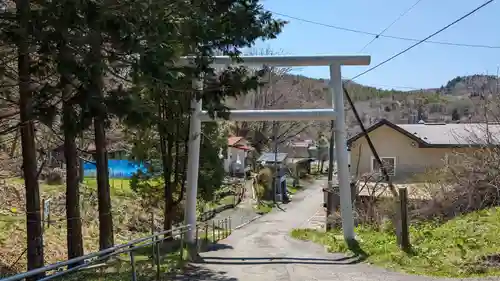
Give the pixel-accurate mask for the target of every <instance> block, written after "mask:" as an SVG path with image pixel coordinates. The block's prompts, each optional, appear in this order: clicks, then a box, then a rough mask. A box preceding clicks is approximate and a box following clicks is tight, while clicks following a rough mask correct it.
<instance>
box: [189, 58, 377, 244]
mask: <svg viewBox="0 0 500 281" xmlns="http://www.w3.org/2000/svg"><path fill="white" fill-rule="evenodd" d="M241 59H242V62H241V63H239V64H244V65H252V66H264V65H266V66H275V67H293V66H329V67H330V83H329V86H330V93H331V96H330V97H327V100H328V102H329V105H330V106H331V107H330V108H325V109H280V110H231V111H230V114H229V120H234V121H300V120H304V121H312V120H328V121H330V120H335V130H336V131H335V149H336V155H337V169H338V171H337V177H338V183H339V187H340V202H341V206H340V210H341V215H342V229H343V233H344V239H345V240H346V241H349V240H352V239H354V238H355V234H354V219H353V214H352V202H351V188H350V180H349V179H350V176H349V167H348V161H349V160H348V154H347V143H346V137H347V136H346V126H345V113H344V93H343V90H342V76H341V66H342V65H369V64H370V56H368V55H352V56H243V57H241ZM192 60H193V58H192V57H184V58H182V59H181V63H184V64H186V63H188V64H189V63H192ZM231 64H236V63H235V62H234V61H233V60H232V59H231V58H230V57H227V56H218V57H215V58H214V61H213V65H219V66H228V65H231ZM193 88H194V89H195V90H203V83H202V81H201V80H200V79H195V80H193ZM191 107H192V109H193V115H192V117H191V122H190V124H189V134H190V140H191V141H190V142H189V151H188V167H187V192H186V195H187V198H186V211H185V212H186V213H185V222H186V224H187V225H193V226H194V225H196V201H197V200H196V199H197V193H198V172H199V164H200V138H201V122H211V121H216V120H213V119H212V118H210V116H209V115H208V112H207V111H204V110H202V109H201V108H202V107H201V100H200V101H197V100H196V99H193V100H192V101H191ZM195 236H196V234H195V229H194V228H190V229H189V230H188V232H187V234H186V242H187V243H188V244H191V245H192V244H194V243H195V241H196V240H195V238H196V237H195Z"/></svg>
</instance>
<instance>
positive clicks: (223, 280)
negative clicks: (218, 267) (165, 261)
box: [167, 264, 238, 281]
mask: <svg viewBox="0 0 500 281" xmlns="http://www.w3.org/2000/svg"><path fill="white" fill-rule="evenodd" d="M167 280H173V281H202V280H205V281H209V280H210V281H238V279H237V278H234V277H228V276H227V275H226V272H224V271H213V270H210V269H208V268H204V267H201V266H197V265H193V264H190V265H187V266H185V267H184V269H183V270H182V271H180V272H178V273H176V274H169V276H168V279H167Z"/></svg>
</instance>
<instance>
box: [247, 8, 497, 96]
mask: <svg viewBox="0 0 500 281" xmlns="http://www.w3.org/2000/svg"><path fill="white" fill-rule="evenodd" d="M415 2H416V0H377V1H375V0H309V1H305V0H264V1H263V4H264V7H265V8H266V9H268V10H270V11H273V12H276V13H282V14H287V15H290V16H294V17H298V18H302V19H306V20H311V21H315V22H320V23H324V24H330V25H335V26H341V27H346V28H351V29H356V30H362V31H368V32H373V33H379V32H381V31H382V30H383V29H384V28H386V27H387V26H388V25H389V24H390V23H391V22H393V21H394V20H395V19H396V18H397V17H398V16H399V15H400V14H401V13H403V12H404V11H405V10H407V9H408V8H409V7H411V6H412V5H413V4H414V3H415ZM484 2H486V0H422V1H421V2H420V3H419V4H418V5H417V6H415V7H414V8H413V10H411V11H410V12H409V13H408V14H406V15H405V16H404V17H403V18H401V19H400V20H399V21H398V22H397V23H395V24H394V25H393V26H392V27H391V28H390V29H389V30H387V31H386V32H385V33H384V34H385V35H393V36H400V37H410V38H416V39H423V38H425V37H427V36H428V35H430V34H432V33H433V32H435V31H437V30H439V29H441V28H442V27H444V26H446V25H447V24H449V23H451V22H452V21H454V20H456V19H458V18H459V17H461V16H463V15H465V14H466V13H468V12H469V11H471V10H473V9H474V8H475V7H477V6H479V5H481V4H482V3H484ZM498 15H500V1H495V2H493V3H491V4H490V5H488V6H486V7H484V8H483V9H481V10H479V11H478V12H477V13H475V14H474V15H472V16H470V17H468V18H466V19H465V20H463V21H461V22H459V23H457V24H456V25H454V26H453V27H451V28H449V29H447V30H446V31H444V32H442V33H440V34H438V35H437V36H435V37H433V38H432V39H431V40H434V41H447V42H454V43H464V44H481V45H491V46H500V31H499V30H498V27H499V23H500V20H499V18H498ZM276 17H277V18H282V19H285V20H288V21H289V24H287V25H286V26H285V29H284V31H283V33H282V34H280V35H279V37H278V38H277V39H275V40H271V41H266V42H258V43H257V45H256V48H267V47H269V48H271V49H272V50H274V51H279V52H283V53H284V54H287V55H315V54H335V55H339V54H356V53H358V52H359V51H360V50H361V48H362V47H363V46H364V45H365V44H366V43H368V42H369V41H370V40H371V39H372V38H373V37H371V36H369V35H362V34H357V33H351V32H346V31H341V30H336V29H333V28H329V27H323V26H319V25H314V24H310V23H305V22H301V21H297V20H294V19H289V18H286V17H283V16H278V15H276ZM412 44H414V43H413V42H408V41H401V40H395V39H387V38H379V39H377V40H375V41H374V42H373V43H372V44H371V45H369V46H368V47H367V48H366V49H365V50H364V52H363V53H365V54H369V55H371V56H372V63H371V65H372V66H373V65H375V64H377V63H379V62H381V61H383V60H385V59H387V58H389V57H390V56H392V55H393V54H395V53H397V52H399V51H401V50H403V49H405V48H406V47H408V46H410V45H412ZM499 65H500V49H483V48H470V47H456V46H443V45H436V44H427V43H423V44H421V45H420V46H417V47H415V48H414V49H412V50H410V51H409V52H407V53H405V54H403V55H402V56H400V57H398V58H396V59H394V60H392V61H390V62H389V63H387V64H386V65H383V66H381V67H380V68H378V69H376V70H374V71H372V72H369V73H367V74H366V75H364V76H362V77H360V78H358V79H357V80H356V82H359V83H361V84H365V85H371V86H376V87H378V88H396V89H398V87H414V88H430V87H439V86H441V85H443V84H445V83H446V82H447V81H448V80H450V79H452V78H454V77H456V76H463V75H469V74H486V73H488V74H492V75H496V73H497V67H498V66H499ZM365 69H367V67H352V66H346V67H344V68H343V73H342V74H343V76H344V77H352V76H355V75H356V74H358V73H360V72H362V71H363V70H365ZM295 72H296V73H298V74H302V75H305V76H309V77H316V78H320V77H321V78H327V77H328V68H327V67H307V68H300V69H297V70H295ZM399 89H401V90H405V89H404V88H399Z"/></svg>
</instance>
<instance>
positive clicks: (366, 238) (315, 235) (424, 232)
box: [291, 208, 500, 277]
mask: <svg viewBox="0 0 500 281" xmlns="http://www.w3.org/2000/svg"><path fill="white" fill-rule="evenodd" d="M356 233H357V235H358V236H359V238H360V239H359V243H360V246H361V248H362V250H364V251H365V252H366V253H367V255H368V256H367V261H368V262H370V263H373V264H375V265H378V266H382V267H385V268H388V269H391V270H395V271H402V272H407V273H410V274H417V275H431V276H440V277H474V276H489V275H499V274H500V263H497V264H496V266H491V267H488V266H486V265H485V264H484V263H483V262H482V260H483V258H484V257H486V256H490V255H499V254H500V239H498V233H500V208H496V209H489V210H483V211H479V212H475V213H471V214H468V215H464V216H461V217H457V218H455V219H453V220H450V221H448V222H446V223H443V224H439V223H437V222H429V223H422V224H420V225H417V226H412V227H410V242H411V243H412V251H411V253H409V254H407V253H404V252H403V251H401V250H400V249H399V247H398V246H397V244H396V238H395V236H394V235H393V233H391V232H383V231H379V230H374V229H373V228H370V227H358V228H357V229H356ZM291 235H292V236H293V237H295V238H297V239H301V240H310V241H314V242H316V243H319V244H323V245H325V246H326V248H327V250H328V251H330V252H349V250H348V248H347V246H346V244H345V243H344V241H343V239H342V233H341V230H335V231H332V232H328V233H325V232H320V231H315V230H303V229H295V230H293V231H292V233H291ZM497 257H498V256H497Z"/></svg>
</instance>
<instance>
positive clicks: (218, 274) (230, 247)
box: [175, 181, 500, 281]
mask: <svg viewBox="0 0 500 281" xmlns="http://www.w3.org/2000/svg"><path fill="white" fill-rule="evenodd" d="M322 184H326V182H325V181H322V182H319V183H318V184H316V185H315V186H312V187H311V188H309V189H307V190H305V191H303V192H301V193H299V194H297V195H296V196H295V197H294V201H293V202H292V203H290V204H288V205H286V207H284V211H280V210H275V211H273V212H272V213H270V214H268V215H265V216H263V217H261V218H260V219H258V220H256V221H254V222H253V223H251V224H249V225H247V226H245V227H243V228H241V229H239V230H236V231H235V232H233V234H231V235H230V236H229V237H228V238H227V239H225V240H222V241H221V242H220V244H221V245H220V246H219V247H218V248H219V249H218V250H214V251H211V252H207V253H203V254H202V257H203V258H204V260H205V263H203V264H194V265H191V266H190V271H189V272H188V274H185V275H184V276H182V277H178V278H176V279H175V280H205V281H208V280H211V281H255V280H257V281H268V280H269V281H308V280H311V281H312V280H324V281H326V280H330V281H336V280H339V281H340V280H342V281H376V280H380V281H382V280H383V281H426V280H435V279H434V278H428V277H418V276H410V275H404V274H400V273H394V272H389V271H386V270H384V269H381V268H377V267H374V266H371V265H368V264H364V263H357V261H356V260H355V259H354V258H349V257H346V256H345V255H343V254H330V253H327V252H326V251H325V250H324V248H323V247H322V246H320V245H316V244H314V243H311V242H305V241H297V240H295V239H293V238H291V237H290V236H289V232H290V231H291V230H292V229H294V228H299V227H307V226H308V224H310V222H309V220H310V219H311V218H313V217H314V216H315V214H317V211H318V209H319V207H320V206H321V203H322V200H323V195H322V193H321V187H322V186H321V185H322ZM441 280H443V279H441ZM455 280H457V279H455ZM469 280H472V279H469ZM476 280H477V279H476ZM482 280H500V279H498V278H496V279H495V278H492V279H482Z"/></svg>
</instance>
